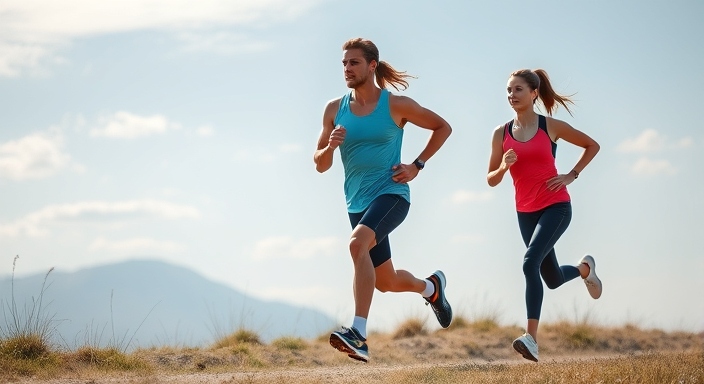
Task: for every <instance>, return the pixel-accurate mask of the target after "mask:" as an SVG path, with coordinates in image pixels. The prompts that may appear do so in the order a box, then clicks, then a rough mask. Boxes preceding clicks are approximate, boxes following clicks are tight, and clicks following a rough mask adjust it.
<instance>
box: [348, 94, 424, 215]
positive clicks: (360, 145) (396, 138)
mask: <svg viewBox="0 0 704 384" xmlns="http://www.w3.org/2000/svg"><path fill="white" fill-rule="evenodd" d="M351 96H352V92H350V93H347V94H346V95H345V96H343V97H342V99H341V100H340V108H339V109H338V111H337V115H336V116H335V126H337V125H341V126H343V127H345V129H346V130H347V135H346V136H345V140H344V141H343V142H342V144H341V145H340V155H341V157H342V164H343V166H344V168H345V198H346V199H347V211H348V212H350V213H358V212H362V211H364V210H365V209H367V208H368V207H369V204H371V202H372V200H374V199H375V198H377V197H378V196H381V195H385V194H394V195H400V196H402V197H403V198H405V199H406V200H407V201H408V202H409V203H410V201H411V192H410V188H409V187H408V184H399V183H396V182H394V181H393V180H392V179H391V176H392V175H393V172H394V171H393V170H392V169H391V167H393V166H394V165H396V164H399V163H400V162H401V144H402V142H403V129H402V128H399V127H398V126H397V125H396V123H395V122H394V121H393V119H392V118H391V112H390V110H389V91H388V90H386V89H382V90H381V95H380V96H379V101H378V102H377V105H376V108H375V109H374V111H373V112H372V113H370V114H368V115H366V116H357V115H355V114H354V113H352V111H351V110H350V98H351Z"/></svg>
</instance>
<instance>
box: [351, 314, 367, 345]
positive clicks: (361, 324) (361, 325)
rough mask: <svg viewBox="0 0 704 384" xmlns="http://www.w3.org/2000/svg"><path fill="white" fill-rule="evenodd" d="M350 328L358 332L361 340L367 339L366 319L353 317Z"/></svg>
mask: <svg viewBox="0 0 704 384" xmlns="http://www.w3.org/2000/svg"><path fill="white" fill-rule="evenodd" d="M352 328H354V329H356V330H357V331H359V334H360V335H362V337H363V338H365V339H366V338H367V319H365V318H363V317H359V316H355V317H354V321H352Z"/></svg>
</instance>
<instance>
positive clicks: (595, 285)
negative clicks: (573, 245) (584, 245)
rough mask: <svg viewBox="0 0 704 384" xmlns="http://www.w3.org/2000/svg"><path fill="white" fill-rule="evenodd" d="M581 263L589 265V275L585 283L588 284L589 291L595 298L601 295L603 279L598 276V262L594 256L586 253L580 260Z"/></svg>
mask: <svg viewBox="0 0 704 384" xmlns="http://www.w3.org/2000/svg"><path fill="white" fill-rule="evenodd" d="M579 263H580V264H586V265H588V266H589V275H588V276H587V277H585V278H584V284H585V285H586V286H587V291H589V294H590V295H591V296H592V298H594V299H598V298H599V297H601V290H602V286H601V280H600V279H599V278H598V277H597V276H596V262H594V258H593V257H591V256H589V255H586V256H584V257H583V258H582V260H580V261H579Z"/></svg>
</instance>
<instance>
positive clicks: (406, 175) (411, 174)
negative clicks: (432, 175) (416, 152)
mask: <svg viewBox="0 0 704 384" xmlns="http://www.w3.org/2000/svg"><path fill="white" fill-rule="evenodd" d="M391 170H392V171H394V174H393V175H392V176H391V179H392V180H393V181H395V182H397V183H400V184H403V183H408V182H409V181H411V180H413V179H415V178H416V176H418V172H420V169H418V167H416V166H415V165H414V164H396V165H394V166H393V167H391Z"/></svg>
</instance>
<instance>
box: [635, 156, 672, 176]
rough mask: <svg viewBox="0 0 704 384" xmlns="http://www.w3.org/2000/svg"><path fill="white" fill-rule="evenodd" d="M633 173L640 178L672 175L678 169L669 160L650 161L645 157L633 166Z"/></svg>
mask: <svg viewBox="0 0 704 384" xmlns="http://www.w3.org/2000/svg"><path fill="white" fill-rule="evenodd" d="M631 172H632V173H633V174H635V175H638V176H656V175H663V174H666V175H672V174H675V173H676V172H677V169H676V168H675V167H674V166H673V165H672V164H670V162H669V161H667V160H650V159H648V158H646V157H643V158H640V159H638V161H636V162H635V164H633V166H631Z"/></svg>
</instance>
